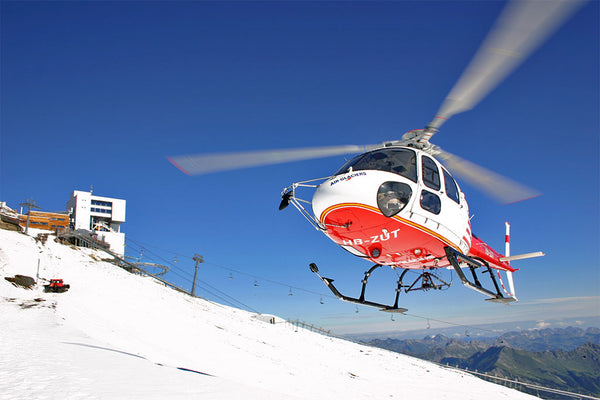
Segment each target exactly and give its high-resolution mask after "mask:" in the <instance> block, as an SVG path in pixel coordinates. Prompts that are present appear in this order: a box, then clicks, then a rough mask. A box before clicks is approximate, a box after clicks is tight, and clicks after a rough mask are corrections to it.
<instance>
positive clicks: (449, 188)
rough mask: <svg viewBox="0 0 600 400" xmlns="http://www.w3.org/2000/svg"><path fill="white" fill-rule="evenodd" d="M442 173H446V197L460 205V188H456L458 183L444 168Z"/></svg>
mask: <svg viewBox="0 0 600 400" xmlns="http://www.w3.org/2000/svg"><path fill="white" fill-rule="evenodd" d="M442 172H444V186H445V187H446V196H448V197H449V198H451V199H452V200H454V201H455V202H457V203H458V204H460V200H459V199H460V197H459V195H458V186H456V182H455V181H454V179H453V178H452V177H451V176H450V174H449V173H448V171H446V170H445V169H443V168H442Z"/></svg>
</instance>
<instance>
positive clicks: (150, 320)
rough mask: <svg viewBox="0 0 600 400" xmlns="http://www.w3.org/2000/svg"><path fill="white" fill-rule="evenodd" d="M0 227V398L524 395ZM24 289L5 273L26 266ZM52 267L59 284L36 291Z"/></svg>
mask: <svg viewBox="0 0 600 400" xmlns="http://www.w3.org/2000/svg"><path fill="white" fill-rule="evenodd" d="M53 239H54V237H53V236H50V238H49V239H48V240H47V241H46V243H45V244H42V243H40V242H36V241H35V240H34V238H33V237H31V236H27V235H24V234H21V233H17V232H10V231H6V230H2V229H0V327H1V328H0V397H1V398H2V399H178V398H180V399H199V398H201V399H236V400H237V399H310V400H315V399H328V400H329V399H332V398H334V399H369V400H373V399H428V400H429V399H461V400H466V399H480V398H485V399H486V400H493V399H529V398H532V397H531V396H528V395H526V394H523V393H521V392H518V391H515V390H512V389H508V388H505V387H502V386H498V385H494V384H491V383H488V382H485V381H483V380H480V379H478V378H475V377H473V376H471V375H468V374H466V373H462V372H457V371H454V370H451V369H447V368H444V367H441V366H438V365H436V364H432V363H429V362H426V361H422V360H418V359H415V358H411V357H408V356H405V355H401V354H397V353H392V352H389V351H386V350H382V349H376V348H371V347H366V346H361V345H358V344H355V343H352V342H348V341H345V340H341V339H336V338H331V337H326V336H322V335H319V334H317V333H313V332H309V331H306V330H303V329H297V328H296V327H294V326H292V325H290V324H287V323H285V322H283V321H281V320H279V319H277V320H276V323H275V324H271V323H268V322H265V321H263V320H264V318H261V317H259V316H257V315H256V314H252V313H249V312H246V311H242V310H238V309H234V308H230V307H226V306H222V305H219V304H215V303H212V302H209V301H206V300H203V299H200V298H192V297H190V296H187V295H185V294H182V293H179V292H176V291H174V290H172V289H169V288H167V287H165V286H163V285H161V284H160V283H158V282H157V281H155V280H153V279H152V278H148V277H140V276H138V275H132V274H130V273H128V272H126V271H124V270H122V269H120V268H118V267H115V266H114V265H112V264H110V263H107V262H102V261H100V260H101V258H103V257H104V255H103V253H97V252H95V251H93V250H89V249H82V248H75V247H72V246H67V245H61V244H59V243H56V242H55V241H54V240H53ZM38 262H39V277H40V281H39V282H38V285H37V286H35V287H34V288H33V289H31V290H27V289H24V288H22V287H16V286H14V285H13V284H11V283H10V282H8V281H7V280H5V279H4V278H5V277H12V276H14V275H16V274H19V275H26V276H30V277H34V278H35V277H36V274H37V271H38ZM42 278H43V279H51V278H62V279H64V281H65V283H69V284H70V285H71V288H70V290H69V291H67V292H65V293H44V291H43V286H42V283H43V282H42Z"/></svg>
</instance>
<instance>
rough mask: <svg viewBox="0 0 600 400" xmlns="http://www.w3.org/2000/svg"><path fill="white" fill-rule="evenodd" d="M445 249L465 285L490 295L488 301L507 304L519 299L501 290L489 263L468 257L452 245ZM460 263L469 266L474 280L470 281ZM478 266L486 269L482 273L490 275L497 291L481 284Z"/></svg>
mask: <svg viewBox="0 0 600 400" xmlns="http://www.w3.org/2000/svg"><path fill="white" fill-rule="evenodd" d="M445 250H446V256H447V257H448V261H450V264H452V266H453V267H454V270H455V271H456V273H457V274H458V277H459V278H460V280H461V282H462V283H463V285H465V286H466V287H468V288H469V289H473V290H475V291H477V292H479V293H482V294H484V295H486V296H490V298H489V299H486V301H491V302H494V303H505V304H507V303H512V302H514V301H517V299H516V298H515V297H514V296H510V295H507V296H504V295H503V294H502V292H501V291H500V286H499V285H498V281H496V277H495V276H494V273H493V271H492V268H491V267H490V266H489V265H488V264H487V263H484V262H479V261H477V260H474V259H472V258H470V257H467V256H465V255H464V254H462V253H459V252H458V251H456V250H454V249H453V248H451V247H446V248H445ZM460 263H463V264H466V266H467V267H468V268H469V270H470V271H471V276H472V277H473V281H470V280H469V279H468V278H467V277H466V275H465V273H464V272H463V269H462V268H461V265H460ZM478 268H483V269H484V270H483V271H482V273H483V274H488V275H489V276H490V279H491V281H492V284H493V285H494V289H495V292H494V291H492V290H489V289H486V288H484V287H483V286H482V285H481V282H480V281H479V277H478V276H477V272H476V271H477V269H478Z"/></svg>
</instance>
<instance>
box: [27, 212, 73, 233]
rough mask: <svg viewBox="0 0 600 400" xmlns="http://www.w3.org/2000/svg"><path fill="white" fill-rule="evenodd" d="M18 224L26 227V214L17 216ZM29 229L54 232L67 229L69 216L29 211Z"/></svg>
mask: <svg viewBox="0 0 600 400" xmlns="http://www.w3.org/2000/svg"><path fill="white" fill-rule="evenodd" d="M19 224H20V225H21V226H22V227H25V226H26V225H27V214H19ZM29 227H30V228H36V229H46V230H49V231H55V230H56V229H64V228H68V227H69V215H68V214H67V213H53V212H44V211H33V210H31V211H29Z"/></svg>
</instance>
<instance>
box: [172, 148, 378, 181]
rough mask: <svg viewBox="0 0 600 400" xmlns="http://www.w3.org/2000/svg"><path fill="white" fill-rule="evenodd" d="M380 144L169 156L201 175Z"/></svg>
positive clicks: (352, 150) (335, 154)
mask: <svg viewBox="0 0 600 400" xmlns="http://www.w3.org/2000/svg"><path fill="white" fill-rule="evenodd" d="M380 146H381V145H366V146H353V145H347V146H330V147H312V148H301V149H284V150H260V151H247V152H239V153H212V154H196V155H182V156H176V157H167V158H168V159H169V161H171V162H172V163H173V165H175V166H176V167H177V168H179V169H180V170H181V171H183V172H185V173H186V174H188V175H198V174H207V173H211V172H218V171H226V170H232V169H242V168H249V167H258V166H262V165H270V164H280V163H286V162H292V161H300V160H310V159H315V158H323V157H331V156H337V155H343V154H352V153H360V152H363V151H367V150H370V149H374V148H377V147H380Z"/></svg>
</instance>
